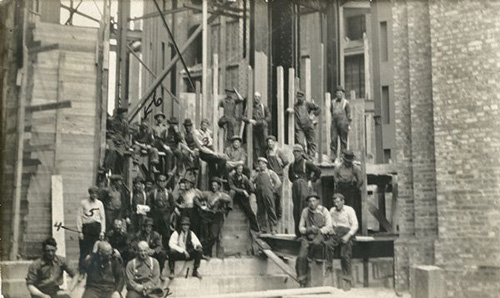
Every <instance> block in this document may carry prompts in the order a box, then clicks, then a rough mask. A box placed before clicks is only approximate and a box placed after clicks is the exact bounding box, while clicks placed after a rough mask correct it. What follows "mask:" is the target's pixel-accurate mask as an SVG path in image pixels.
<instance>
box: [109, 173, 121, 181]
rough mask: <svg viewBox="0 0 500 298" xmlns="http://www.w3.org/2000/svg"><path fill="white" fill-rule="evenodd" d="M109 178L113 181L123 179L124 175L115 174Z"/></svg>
mask: <svg viewBox="0 0 500 298" xmlns="http://www.w3.org/2000/svg"><path fill="white" fill-rule="evenodd" d="M109 180H111V181H117V180H123V177H122V176H121V175H118V174H113V175H111V176H110V177H109Z"/></svg>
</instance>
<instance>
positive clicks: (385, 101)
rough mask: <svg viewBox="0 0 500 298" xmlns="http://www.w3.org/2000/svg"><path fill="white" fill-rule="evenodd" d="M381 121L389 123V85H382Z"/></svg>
mask: <svg viewBox="0 0 500 298" xmlns="http://www.w3.org/2000/svg"><path fill="white" fill-rule="evenodd" d="M382 123H383V124H389V123H391V109H390V101H389V86H382Z"/></svg>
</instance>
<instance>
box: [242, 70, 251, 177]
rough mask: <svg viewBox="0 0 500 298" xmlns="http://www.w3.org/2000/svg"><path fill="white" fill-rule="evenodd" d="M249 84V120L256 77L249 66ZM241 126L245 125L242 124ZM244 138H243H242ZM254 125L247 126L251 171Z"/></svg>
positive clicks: (248, 160) (248, 157) (248, 164)
mask: <svg viewBox="0 0 500 298" xmlns="http://www.w3.org/2000/svg"><path fill="white" fill-rule="evenodd" d="M247 77H248V80H247V83H248V88H247V94H248V95H247V111H246V112H247V114H246V116H247V117H248V119H252V118H253V100H254V99H253V97H254V76H253V71H252V66H248V72H247ZM241 125H244V123H242V124H241ZM241 137H243V136H241ZM253 141H254V140H253V125H251V124H248V125H247V152H248V155H247V166H248V168H249V169H253V162H254V160H253V156H254V154H253V153H254V152H253Z"/></svg>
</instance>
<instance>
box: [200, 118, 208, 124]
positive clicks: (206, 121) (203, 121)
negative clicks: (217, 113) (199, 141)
mask: <svg viewBox="0 0 500 298" xmlns="http://www.w3.org/2000/svg"><path fill="white" fill-rule="evenodd" d="M203 123H206V124H210V121H209V120H208V119H207V118H205V119H202V120H201V124H203Z"/></svg>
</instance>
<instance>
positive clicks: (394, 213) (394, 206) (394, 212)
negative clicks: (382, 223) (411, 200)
mask: <svg viewBox="0 0 500 298" xmlns="http://www.w3.org/2000/svg"><path fill="white" fill-rule="evenodd" d="M398 219H399V218H398V176H397V175H393V176H392V202H391V224H392V232H393V233H397V232H398Z"/></svg>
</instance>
